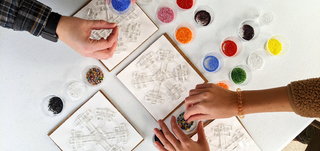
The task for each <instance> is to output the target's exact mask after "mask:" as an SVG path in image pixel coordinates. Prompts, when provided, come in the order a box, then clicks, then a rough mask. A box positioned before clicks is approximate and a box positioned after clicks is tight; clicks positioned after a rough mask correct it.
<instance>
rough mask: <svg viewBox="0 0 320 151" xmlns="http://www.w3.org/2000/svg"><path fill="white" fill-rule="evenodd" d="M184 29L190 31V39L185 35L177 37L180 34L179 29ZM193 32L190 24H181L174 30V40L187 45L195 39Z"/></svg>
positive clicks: (193, 29)
mask: <svg viewBox="0 0 320 151" xmlns="http://www.w3.org/2000/svg"><path fill="white" fill-rule="evenodd" d="M184 27H186V28H187V29H188V30H190V31H191V34H192V35H191V37H188V38H186V37H187V36H186V34H182V35H179V34H180V33H179V29H183V28H184ZM186 28H185V29H186ZM195 31H196V30H195V28H194V27H193V26H192V25H191V24H189V23H181V24H179V25H178V26H177V27H176V28H175V30H174V39H175V40H176V41H177V42H178V43H180V44H189V43H191V42H192V41H193V39H194V38H195V35H196V32H195ZM184 33H185V32H184ZM177 37H178V38H177Z"/></svg>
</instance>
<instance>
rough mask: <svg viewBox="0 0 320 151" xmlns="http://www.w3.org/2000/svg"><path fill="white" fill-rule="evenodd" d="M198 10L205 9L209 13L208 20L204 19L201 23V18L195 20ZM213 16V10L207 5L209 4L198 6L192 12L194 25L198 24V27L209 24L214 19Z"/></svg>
mask: <svg viewBox="0 0 320 151" xmlns="http://www.w3.org/2000/svg"><path fill="white" fill-rule="evenodd" d="M200 11H205V12H207V13H208V14H209V15H210V21H206V20H204V21H203V23H202V22H201V20H199V21H197V17H196V15H197V13H198V12H200ZM214 18H215V16H214V12H213V10H212V9H211V8H210V7H209V6H200V7H198V8H197V9H196V10H195V11H194V13H193V19H192V20H193V21H194V23H195V24H196V25H198V26H199V27H206V26H209V25H210V24H211V23H212V22H213V20H214Z"/></svg>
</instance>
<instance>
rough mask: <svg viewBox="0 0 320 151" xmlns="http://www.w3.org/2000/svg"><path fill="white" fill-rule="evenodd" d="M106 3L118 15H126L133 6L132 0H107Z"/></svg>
mask: <svg viewBox="0 0 320 151" xmlns="http://www.w3.org/2000/svg"><path fill="white" fill-rule="evenodd" d="M106 3H107V4H108V6H109V8H110V9H111V11H112V12H113V13H115V14H116V15H125V14H126V13H127V12H129V11H130V9H131V7H132V0H106Z"/></svg>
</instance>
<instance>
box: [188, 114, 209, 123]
mask: <svg viewBox="0 0 320 151" xmlns="http://www.w3.org/2000/svg"><path fill="white" fill-rule="evenodd" d="M208 119H212V118H211V117H210V116H209V115H208V114H195V115H192V116H190V117H189V118H188V120H187V123H190V122H192V121H198V120H208Z"/></svg>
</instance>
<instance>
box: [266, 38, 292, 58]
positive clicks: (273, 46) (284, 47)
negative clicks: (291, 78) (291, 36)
mask: <svg viewBox="0 0 320 151" xmlns="http://www.w3.org/2000/svg"><path fill="white" fill-rule="evenodd" d="M279 43H280V44H281V48H279ZM269 44H270V48H269ZM289 48H290V43H289V41H288V39H287V38H286V37H284V36H282V35H274V36H272V37H270V38H269V39H268V41H267V42H266V45H265V49H266V50H267V52H268V54H270V55H271V56H281V55H284V54H286V53H287V52H288V51H289Z"/></svg>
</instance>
